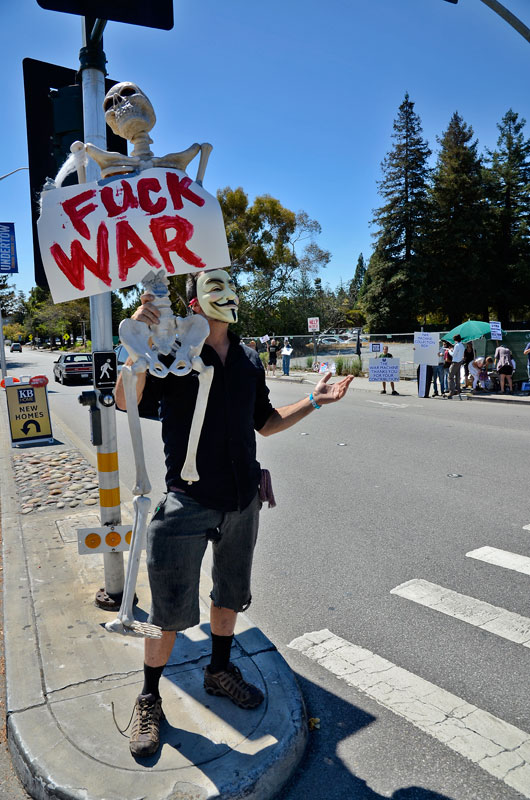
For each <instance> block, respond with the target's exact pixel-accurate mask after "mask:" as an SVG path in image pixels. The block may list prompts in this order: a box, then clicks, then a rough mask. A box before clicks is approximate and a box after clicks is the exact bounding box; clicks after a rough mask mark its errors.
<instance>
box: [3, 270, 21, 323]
mask: <svg viewBox="0 0 530 800" xmlns="http://www.w3.org/2000/svg"><path fill="white" fill-rule="evenodd" d="M17 306H18V298H17V295H16V293H15V290H14V289H13V287H12V286H10V285H9V278H8V276H7V275H0V308H1V309H2V314H3V315H4V317H9V316H10V315H11V314H13V313H15V311H16V310H17Z"/></svg>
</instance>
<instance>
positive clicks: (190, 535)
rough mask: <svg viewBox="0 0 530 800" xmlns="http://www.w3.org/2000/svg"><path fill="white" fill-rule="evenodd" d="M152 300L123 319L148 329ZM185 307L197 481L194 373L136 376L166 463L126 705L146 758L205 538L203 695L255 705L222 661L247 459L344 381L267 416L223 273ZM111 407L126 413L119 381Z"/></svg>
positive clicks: (244, 558)
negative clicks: (198, 365)
mask: <svg viewBox="0 0 530 800" xmlns="http://www.w3.org/2000/svg"><path fill="white" fill-rule="evenodd" d="M153 299H154V298H153V296H152V295H148V294H144V295H142V298H141V303H142V304H141V306H140V308H138V309H137V311H136V312H135V313H134V314H133V319H135V320H139V321H141V322H145V323H146V324H147V325H154V324H157V322H158V318H159V312H158V309H157V307H156V306H155V305H154V304H153V302H152V300H153ZM187 300H188V303H189V306H190V307H191V308H192V310H193V313H195V314H201V315H202V316H204V317H206V319H207V320H208V323H209V326H210V333H209V335H208V337H207V339H206V341H205V343H204V346H203V348H202V352H201V358H202V360H203V362H204V363H205V364H206V365H211V366H213V367H214V377H213V381H212V385H211V389H210V394H209V397H208V404H207V408H206V413H205V417H204V424H203V428H202V433H201V438H200V441H199V447H198V451H197V469H198V473H199V475H200V480H199V481H197V482H196V483H193V484H191V485H188V484H187V483H186V482H185V481H183V480H182V479H181V477H180V473H181V469H182V465H183V463H184V460H185V455H186V447H187V441H188V437H189V430H190V426H191V420H192V417H193V411H194V407H195V398H196V396H197V388H198V380H197V374H196V373H194V372H192V373H190V374H188V375H186V376H183V377H177V376H175V375H173V374H171V373H170V374H169V375H168V376H167V377H166V378H164V379H160V378H157V377H153V376H151V375H150V374H148V373H144V374H143V375H139V376H138V384H137V386H138V401H139V402H140V401H142V400H145V399H148V400H149V401H151V402H152V399H153V397H154V398H155V399H158V401H159V403H160V418H161V420H162V440H163V442H164V450H165V456H166V467H167V473H166V485H167V492H166V493H165V494H164V496H163V498H162V500H161V501H160V503H159V505H158V507H157V509H156V511H155V513H154V515H153V518H152V520H151V523H150V525H149V528H148V531H147V568H148V574H149V582H150V586H151V595H152V605H151V613H150V616H149V622H151V623H152V624H154V625H158V626H159V627H160V628H161V629H162V637H161V638H160V639H146V640H145V653H144V685H143V688H142V692H141V694H140V695H139V697H138V698H137V700H136V704H135V712H134V721H133V725H132V729H131V738H130V750H131V753H132V754H133V755H134V756H135V757H137V758H142V757H146V756H150V755H152V754H153V753H155V752H156V750H157V749H158V747H159V744H160V735H159V725H160V719H161V717H162V700H161V697H160V693H159V681H160V677H161V675H162V671H163V669H164V666H165V664H166V663H167V660H168V658H169V656H170V654H171V650H172V649H173V644H174V642H175V637H176V632H177V631H183V630H185V629H187V628H190V627H193V626H194V625H197V624H198V622H199V577H200V568H201V562H202V558H203V555H204V552H205V550H206V546H207V543H208V541H209V540H211V541H212V548H213V569H212V579H213V590H212V593H211V608H210V628H211V634H212V657H211V662H210V664H209V666H207V667H206V669H205V676H204V688H205V690H206V692H209V693H211V694H217V695H221V696H224V697H227V698H228V699H230V700H231V701H232V702H234V703H236V704H237V705H239V706H241V707H242V708H248V709H252V708H256V707H257V706H258V705H259V704H260V703H261V702H262V701H263V695H262V693H261V691H260V690H259V689H258V688H257V687H255V686H252V685H251V684H249V683H248V682H247V681H245V680H244V678H243V676H242V674H241V672H240V671H239V669H238V668H237V667H236V666H235V665H234V664H232V663H231V662H230V648H231V645H232V639H233V634H234V628H235V623H236V618H237V613H238V612H239V611H244V610H246V609H247V608H248V606H249V605H250V602H251V594H250V574H251V567H252V557H253V552H254V546H255V544H256V538H257V533H258V521H259V510H260V507H261V503H260V499H259V495H258V487H259V482H260V477H261V469H260V465H259V464H258V462H257V461H256V439H255V430H257V431H258V432H259V433H260V434H261V435H262V436H270V435H271V434H273V433H279V432H280V431H283V430H286V429H287V428H289V427H291V426H292V425H294V424H295V423H297V422H299V421H300V420H302V419H304V418H305V417H306V416H307V415H308V414H311V413H313V411H314V410H315V409H319V408H320V407H321V406H322V405H327V404H330V403H334V402H337V401H338V400H340V399H341V398H342V397H343V396H344V395H345V394H346V391H347V389H348V387H349V385H350V383H351V381H352V380H353V378H352V376H348V377H346V378H344V379H343V380H341V381H339V382H337V383H335V384H333V385H331V384H329V383H328V381H329V378H330V377H331V373H328V374H327V375H325V376H324V377H323V378H322V380H321V381H320V382H319V383H318V384H317V385H316V386H315V389H314V391H313V393H312V394H311V395H310V396H309V397H304V398H303V399H302V400H299V401H298V402H296V403H293V404H291V405H288V406H283V407H281V408H278V409H275V408H273V406H272V405H271V403H270V400H269V391H268V389H267V387H266V384H265V373H264V369H263V365H262V363H261V361H260V358H259V355H258V353H256V351H255V350H252V349H251V348H249V347H247V346H246V345H244V344H242V343H241V342H240V340H239V337H238V336H236V335H235V334H234V333H232V332H231V331H230V330H229V327H228V326H229V324H230V323H231V322H237V312H238V304H239V301H238V298H237V295H236V293H235V287H234V283H233V281H232V279H231V278H230V276H229V274H228V273H227V272H225V271H224V270H220V269H217V270H211V271H206V272H200V273H197V274H195V275H191V276H189V278H188V283H187ZM116 403H117V405H118V407H119V408H125V395H124V391H123V386H122V382H121V379H119V380H118V384H117V386H116Z"/></svg>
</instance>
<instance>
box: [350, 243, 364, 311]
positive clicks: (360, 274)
mask: <svg viewBox="0 0 530 800" xmlns="http://www.w3.org/2000/svg"><path fill="white" fill-rule="evenodd" d="M365 275H366V264H365V263H364V256H363V254H362V253H359V258H358V259H357V266H356V267H355V274H354V276H353V278H352V280H351V281H350V284H349V286H348V295H349V298H350V300H351V302H352V304H353V305H355V304H356V303H357V301H358V299H359V292H360V291H361V286H362V285H363V282H364V276H365Z"/></svg>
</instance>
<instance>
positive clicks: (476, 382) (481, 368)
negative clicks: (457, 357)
mask: <svg viewBox="0 0 530 800" xmlns="http://www.w3.org/2000/svg"><path fill="white" fill-rule="evenodd" d="M492 364H493V359H492V357H491V356H488V357H487V358H484V357H482V356H481V357H479V358H474V359H473V361H470V362H469V374H470V375H471V376H472V378H473V387H472V388H473V391H476V390H477V389H480V388H481V387H482V389H485V388H486V380H487V378H488V367H491V365H492Z"/></svg>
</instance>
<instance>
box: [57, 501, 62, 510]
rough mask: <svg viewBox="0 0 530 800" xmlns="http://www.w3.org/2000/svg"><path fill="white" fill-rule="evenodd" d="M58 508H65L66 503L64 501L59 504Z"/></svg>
mask: <svg viewBox="0 0 530 800" xmlns="http://www.w3.org/2000/svg"><path fill="white" fill-rule="evenodd" d="M57 508H64V503H63V501H62V500H61V501H60V502H59V503H57Z"/></svg>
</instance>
